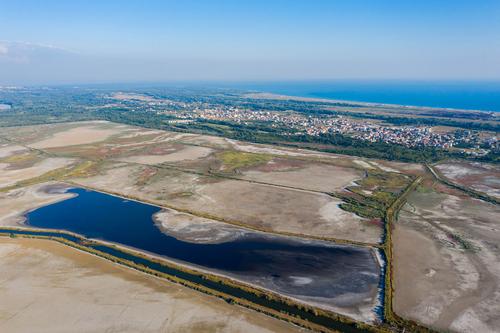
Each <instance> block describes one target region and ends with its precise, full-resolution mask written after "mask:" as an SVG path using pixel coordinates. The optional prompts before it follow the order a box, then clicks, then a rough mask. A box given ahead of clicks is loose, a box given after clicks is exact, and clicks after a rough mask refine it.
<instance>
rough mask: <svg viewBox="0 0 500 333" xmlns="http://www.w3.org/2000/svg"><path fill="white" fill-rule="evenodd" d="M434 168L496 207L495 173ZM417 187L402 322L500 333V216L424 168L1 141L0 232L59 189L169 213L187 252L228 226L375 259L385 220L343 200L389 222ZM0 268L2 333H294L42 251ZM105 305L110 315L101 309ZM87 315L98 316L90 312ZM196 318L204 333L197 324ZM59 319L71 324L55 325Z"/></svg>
mask: <svg viewBox="0 0 500 333" xmlns="http://www.w3.org/2000/svg"><path fill="white" fill-rule="evenodd" d="M437 168H438V170H439V171H440V172H441V174H443V175H444V176H445V177H447V178H448V179H450V180H452V181H455V182H457V183H460V184H461V185H463V186H470V187H471V188H473V189H474V190H476V191H482V192H484V193H487V194H489V195H491V196H496V195H498V193H497V192H498V169H497V167H495V166H491V165H486V164H464V163H457V162H446V163H443V164H440V165H438V166H437ZM416 176H423V177H424V182H423V183H422V185H421V186H420V187H419V188H418V190H417V191H415V192H414V193H412V194H411V195H410V197H409V199H408V203H407V204H406V205H405V206H404V208H403V210H402V212H401V213H400V215H399V219H398V222H397V224H396V226H395V230H394V236H393V240H394V250H395V258H394V265H395V266H394V267H395V280H394V286H395V299H394V302H395V310H396V312H397V313H398V314H399V315H401V316H403V317H406V318H410V319H414V320H416V321H418V322H421V323H423V324H426V325H429V326H432V327H434V328H437V329H442V330H451V331H456V332H495V331H498V330H500V316H499V315H498V313H500V289H499V288H498V286H499V285H500V269H499V267H500V250H499V248H498V245H497V244H499V241H500V222H499V221H500V212H499V208H498V206H496V205H494V204H490V203H486V202H483V201H480V200H477V199H472V198H470V197H468V196H467V195H466V194H465V193H463V192H460V191H458V190H452V189H451V188H448V187H446V186H444V185H443V184H440V183H437V182H436V181H435V180H433V179H432V176H431V175H430V174H428V173H426V171H425V168H423V166H422V165H419V164H410V163H396V162H388V161H379V160H370V159H364V158H357V157H349V156H342V155H335V154H326V153H318V152H314V151H308V150H301V149H292V148H282V147H276V146H269V145H257V144H250V143H243V142H238V141H234V140H228V139H224V138H219V137H210V136H203V135H194V134H187V133H173V132H164V131H159V130H152V129H144V128H139V127H133V126H127V125H122V124H115V123H109V122H101V121H94V122H81V123H63V124H50V125H39V126H26V127H17V128H2V129H0V226H1V225H10V226H17V225H22V224H23V222H24V218H23V215H24V214H25V213H26V212H27V211H30V210H33V209H36V208H37V207H41V206H44V205H47V204H51V203H54V202H57V201H60V200H64V199H66V198H68V196H69V195H70V194H67V193H64V191H58V190H57V186H56V187H54V186H51V187H50V188H51V190H50V191H47V188H48V187H47V184H56V183H60V182H66V183H70V184H73V185H74V186H84V187H88V188H92V189H96V190H101V191H104V192H108V193H113V194H118V195H123V196H128V197H133V198H136V199H139V200H142V201H146V202H151V203H154V204H157V205H160V206H162V207H164V208H165V210H164V213H163V214H162V215H160V216H159V217H158V222H159V223H160V224H161V226H162V230H164V231H165V232H169V233H171V234H174V236H175V237H178V238H179V239H191V240H193V239H194V241H200V240H202V241H203V242H210V241H217V239H218V238H221V239H223V238H224V237H230V236H228V234H227V233H226V231H227V230H226V229H224V228H221V230H219V232H213V228H206V225H207V224H209V225H220V222H224V223H229V224H236V225H238V226H243V227H246V228H250V229H257V230H261V231H267V232H275V233H284V234H294V235H301V236H303V237H316V238H326V239H330V240H342V241H350V242H355V243H357V244H361V245H365V246H370V245H374V244H378V243H379V242H380V240H381V237H382V232H383V228H382V226H381V224H380V219H379V218H376V217H373V216H368V215H370V214H373V211H372V210H370V214H368V215H366V214H365V213H363V212H364V210H357V208H356V207H358V206H356V205H355V207H352V206H351V207H350V208H349V209H345V208H346V206H345V204H346V200H350V199H352V200H357V201H356V202H358V203H361V204H363V203H365V202H369V203H371V202H376V203H378V204H380V203H381V202H382V204H381V205H382V206H380V207H382V208H383V207H384V206H383V203H384V202H385V201H384V200H386V201H387V200H389V199H391V198H393V197H396V196H397V195H398V194H399V193H400V192H401V191H402V190H403V189H404V187H405V186H406V185H407V184H408V183H409V181H410V180H411V179H413V178H414V177H416ZM382 189H383V190H384V191H382ZM382 194H383V195H382ZM377 200H378V201H377ZM359 207H362V208H363V206H362V205H361V206H359ZM377 207H378V206H377ZM342 208H344V209H342ZM365 208H366V207H365ZM375 215H376V214H375ZM230 229H231V228H228V230H230ZM206 230H211V231H210V232H208V234H207V232H206ZM193 235H194V236H193ZM211 237H212V238H211ZM13 258H18V260H14V259H13ZM0 263H1V264H2V267H6V269H5V270H2V275H1V276H0V279H1V281H0V283H1V284H0V297H1V298H2V299H9V300H11V301H9V302H2V303H1V304H2V306H4V307H5V305H8V304H13V305H12V307H11V306H8V307H6V308H4V307H2V308H0V329H2V331H3V330H4V328H8V329H9V330H8V331H15V330H18V331H24V330H25V329H26V327H25V326H23V323H24V324H25V325H26V320H23V318H28V317H32V318H33V317H36V318H40V319H39V321H40V322H39V323H38V324H39V325H40V326H39V327H42V328H45V329H41V330H42V331H43V330H45V331H51V332H54V331H58V330H59V331H67V328H68V327H72V328H74V327H77V328H81V331H92V330H93V331H104V330H107V329H110V330H120V331H126V330H129V331H138V330H139V331H148V330H149V331H169V332H174V331H186V330H196V331H202V330H203V329H205V331H209V332H225V331H231V332H233V331H238V330H239V331H242V332H243V331H264V332H267V331H270V332H271V331H272V332H280V331H293V330H297V328H295V327H293V326H290V325H289V324H285V323H282V322H279V321H277V320H274V319H270V318H267V317H263V316H261V315H259V314H257V313H253V312H251V311H248V310H244V309H240V308H238V307H233V306H230V305H227V304H225V303H224V304H223V303H221V302H219V301H218V300H216V299H212V298H210V297H208V296H203V295H199V294H197V293H195V292H193V291H190V290H188V289H186V288H183V287H180V286H176V285H170V284H166V283H164V282H161V283H160V282H159V281H157V280H155V279H154V278H151V277H148V276H143V275H141V274H139V273H136V272H130V271H128V270H126V269H124V268H121V267H117V266H113V265H111V264H108V263H105V262H102V261H101V260H98V259H96V258H94V257H91V256H89V255H87V254H83V253H80V252H76V251H73V250H67V249H66V248H62V247H61V246H60V245H55V244H48V243H47V242H43V241H34V240H19V239H17V240H6V239H2V240H1V243H0ZM41 272H43V273H41ZM82 277H84V279H83V280H82ZM93 281H98V282H99V283H98V284H95V283H93ZM59 283H60V285H63V286H64V287H59ZM115 284H116V285H117V286H121V287H120V288H122V289H123V290H131V292H130V294H132V295H135V296H134V297H133V298H132V299H131V300H130V299H127V300H123V299H121V298H120V296H119V295H118V294H119V291H120V288H118V287H116V288H115V287H113V288H104V287H99V285H101V286H114V285H115ZM44 285H47V287H46V288H42V287H41V286H44ZM23 286H28V287H27V288H23ZM71 290H85V291H81V292H79V293H77V292H69V291H71ZM150 290H156V291H161V293H150V292H149V291H150ZM101 292H102V293H104V294H103V297H102V298H101V297H100V296H99V295H100V293H101ZM53 293H55V295H57V296H55V297H54V302H56V303H55V304H56V308H58V309H60V310H61V311H62V312H60V314H59V315H58V314H57V313H58V312H57V311H54V313H51V315H50V316H45V317H44V318H43V319H42V317H43V316H42V315H41V314H42V313H43V311H44V307H43V306H42V304H44V303H43V302H45V301H44V297H47V295H49V294H53ZM104 296H105V297H104ZM109 299H113V300H115V299H116V303H113V304H107V303H106V300H109ZM16 302H17V303H16ZM92 302H97V304H99V306H98V307H97V308H93V307H92ZM67 303H71V304H76V305H77V307H78V308H79V309H81V316H75V314H74V313H73V314H66V313H65V312H64V309H65V306H64V305H65V304H67ZM14 305H15V306H14ZM178 309H185V310H182V311H180V312H179V311H178ZM68 311H69V310H68ZM347 313H348V312H347ZM124 314H126V316H127V318H132V319H131V320H130V322H129V323H128V324H123V323H119V322H120V320H119V318H123V317H121V316H123V315H124ZM144 314H145V315H144ZM143 315H144V316H143ZM189 316H193V317H194V318H197V320H196V321H193V322H190V321H188V320H187V319H186V318H188V317H189ZM177 317H179V318H178V319H174V318H177ZM219 317H221V318H223V319H221V320H219V319H216V318H219ZM16 318H17V319H16ZM58 318H64V320H60V321H59V322H60V324H59V323H57V324H56V322H58ZM89 318H92V320H90V319H89ZM9 325H12V326H9ZM44 325H45V326H44ZM65 325H66V326H65ZM119 325H125V326H119ZM186 325H187V326H186ZM189 325H191V326H189ZM193 325H194V326H193Z"/></svg>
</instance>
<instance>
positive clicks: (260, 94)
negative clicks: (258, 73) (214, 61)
mask: <svg viewBox="0 0 500 333" xmlns="http://www.w3.org/2000/svg"><path fill="white" fill-rule="evenodd" d="M243 97H246V98H255V99H272V100H293V101H299V102H316V103H328V104H339V103H343V104H352V105H354V106H362V107H379V108H392V109H409V110H410V109H411V110H414V109H418V110H422V111H452V112H464V113H478V112H479V113H493V114H494V115H495V117H497V114H499V113H500V110H498V111H495V110H481V109H463V108H453V107H438V106H421V105H411V104H396V103H381V102H368V101H359V100H350V99H336V98H324V97H310V96H305V95H294V94H280V93H273V92H267V91H253V92H248V93H245V94H243Z"/></svg>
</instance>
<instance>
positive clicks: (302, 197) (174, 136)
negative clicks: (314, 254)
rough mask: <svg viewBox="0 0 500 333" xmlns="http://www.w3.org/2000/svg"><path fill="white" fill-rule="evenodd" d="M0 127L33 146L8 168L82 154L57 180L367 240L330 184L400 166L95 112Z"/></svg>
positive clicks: (271, 227)
mask: <svg viewBox="0 0 500 333" xmlns="http://www.w3.org/2000/svg"><path fill="white" fill-rule="evenodd" d="M90 132H92V133H93V134H92V135H90V134H89V133H90ZM2 136H3V137H4V138H8V139H9V140H11V141H12V143H11V145H12V147H15V145H16V144H18V146H19V145H25V146H27V147H28V148H30V149H37V150H34V152H35V153H36V154H38V155H37V156H38V158H39V159H40V161H39V162H37V163H38V164H36V163H35V164H34V165H32V166H30V168H35V169H33V170H32V169H30V168H28V167H24V166H23V165H19V167H18V168H17V169H15V170H12V171H10V172H11V173H12V172H16V173H19V174H20V175H25V174H26V175H31V174H33V171H35V170H39V171H38V173H36V174H33V176H38V175H40V174H43V173H44V172H47V171H49V170H48V169H49V168H48V167H47V168H46V169H42V168H41V167H40V166H44V165H51V164H50V163H53V162H52V161H53V160H56V161H59V160H61V161H79V162H82V161H86V160H91V161H94V166H92V168H93V169H92V172H90V173H89V172H85V173H83V174H82V175H84V177H76V175H73V174H72V176H71V177H66V178H65V180H71V181H73V182H74V183H76V184H79V185H83V186H87V187H91V188H96V189H99V190H102V191H112V192H113V193H116V194H121V195H126V196H133V197H136V198H138V199H142V200H147V201H150V202H154V203H156V204H159V205H164V206H167V207H170V208H174V209H180V210H183V211H186V210H188V211H189V212H192V213H195V214H197V215H200V216H201V217H208V218H210V217H214V218H216V219H219V220H223V221H227V222H234V223H236V224H240V225H243V226H248V227H251V228H257V229H261V230H266V231H274V232H283V233H294V234H305V235H309V236H315V237H327V238H336V239H346V240H353V241H358V242H366V243H372V244H373V243H377V242H378V241H379V239H380V237H381V232H382V229H381V228H380V226H378V225H376V224H373V223H371V222H370V221H368V220H367V219H365V218H364V217H363V216H358V215H355V214H353V213H352V212H350V211H345V210H343V209H341V205H342V200H341V199H338V198H335V197H333V196H331V195H330V194H332V193H336V192H339V191H340V192H341V191H343V190H344V189H345V188H346V187H348V186H350V185H352V184H353V183H354V182H355V181H358V180H360V179H362V178H363V177H364V176H365V175H364V170H365V169H369V170H379V171H380V172H394V171H397V172H400V171H399V170H398V169H395V168H393V167H391V166H390V165H388V164H387V163H385V162H381V161H380V162H377V161H371V160H361V159H359V158H351V157H345V156H341V155H333V154H326V153H318V152H311V151H307V150H298V149H290V148H279V147H269V146H266V145H252V144H247V143H241V142H238V141H234V140H227V139H221V138H212V137H208V136H203V135H193V134H183V133H172V132H164V131H157V130H149V129H143V128H139V127H133V126H127V125H121V124H114V123H108V122H102V121H97V122H83V123H64V124H52V125H40V126H28V127H21V128H7V129H5V131H3V132H2ZM67 136H71V137H72V139H71V140H69V139H68V138H67ZM91 138H92V140H91ZM90 140H91V141H90ZM186 141H189V142H188V143H187V142H186ZM194 142H197V143H198V144H202V145H193V144H194ZM65 143H66V144H65ZM222 143H225V145H223V144H222ZM19 147H21V148H23V149H25V150H23V154H33V152H30V151H29V150H28V151H27V152H26V149H27V148H24V147H22V146H19ZM9 149H10V150H8V149H7V148H4V150H6V151H13V152H15V149H14V148H9ZM16 155H18V153H17V152H16ZM7 158H9V157H7ZM10 158H12V156H11V157H10ZM95 162H99V163H98V164H95ZM56 167H59V166H58V165H57V166H54V167H53V168H52V169H57V168H56ZM384 170H386V171H384ZM6 177H8V178H9V179H13V177H12V176H11V175H10V174H9V175H8V176H6ZM26 177H27V176H26ZM24 178H25V177H24V176H23V177H19V180H22V179H24ZM15 183H16V181H11V183H8V184H7V183H6V184H5V186H7V185H13V184H15ZM273 185H276V186H273ZM5 186H4V187H5Z"/></svg>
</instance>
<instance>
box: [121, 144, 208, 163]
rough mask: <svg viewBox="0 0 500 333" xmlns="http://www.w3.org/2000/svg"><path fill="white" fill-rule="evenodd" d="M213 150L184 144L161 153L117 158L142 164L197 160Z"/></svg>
mask: <svg viewBox="0 0 500 333" xmlns="http://www.w3.org/2000/svg"><path fill="white" fill-rule="evenodd" d="M212 152H213V150H212V149H210V148H206V147H197V146H184V148H183V149H181V150H176V151H174V152H172V153H168V152H167V153H165V154H161V155H135V156H131V157H126V158H117V159H116V160H118V161H124V162H133V163H141V164H160V163H165V162H179V161H185V160H196V159H199V158H202V157H206V156H208V155H209V154H211V153H212Z"/></svg>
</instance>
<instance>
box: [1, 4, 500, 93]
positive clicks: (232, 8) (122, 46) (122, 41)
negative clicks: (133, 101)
mask: <svg viewBox="0 0 500 333" xmlns="http://www.w3.org/2000/svg"><path fill="white" fill-rule="evenodd" d="M499 36H500V1H498V0H476V1H472V0H469V1H460V0H457V1H446V0H442V1H425V0H421V1H404V0H400V1H384V0H377V1H367V0H366V1H361V0H349V1H335V0H325V1H321V0H304V1H299V0H295V1H294V0H288V1H277V0H268V1H258V0H254V1H242V0H233V1H214V0H211V1H189V0H187V1H186V0H184V1H167V0H163V1H154V0H149V1H139V0H136V1H127V0H122V1H111V0H108V1H106V0H101V1H97V0H87V1H83V0H72V1H62V0H61V1H47V0H45V1H25V0H16V1H10V0H0V82H7V81H8V82H13V83H20V82H26V83H37V82H109V81H169V80H286V79H296V80H307V79H346V78H347V79H432V80H433V79H438V80H456V79H458V80H471V79H475V80H477V79H479V80H481V79H494V80H497V79H500V38H499Z"/></svg>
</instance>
